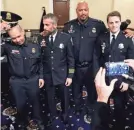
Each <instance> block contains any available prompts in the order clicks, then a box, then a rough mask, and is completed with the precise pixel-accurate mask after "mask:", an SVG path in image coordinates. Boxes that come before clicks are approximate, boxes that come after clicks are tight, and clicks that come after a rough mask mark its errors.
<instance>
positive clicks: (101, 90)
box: [95, 68, 117, 103]
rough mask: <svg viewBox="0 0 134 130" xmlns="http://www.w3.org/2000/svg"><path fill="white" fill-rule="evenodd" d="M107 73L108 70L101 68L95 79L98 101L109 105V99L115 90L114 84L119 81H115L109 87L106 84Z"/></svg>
mask: <svg viewBox="0 0 134 130" xmlns="http://www.w3.org/2000/svg"><path fill="white" fill-rule="evenodd" d="M105 73H106V70H105V69H103V68H100V70H99V71H98V73H97V75H96V78H95V86H96V91H97V95H98V99H97V101H100V102H105V103H107V101H108V98H109V96H110V95H111V93H112V91H113V89H114V84H115V82H116V81H117V79H113V80H112V81H111V83H110V86H107V85H106V82H105Z"/></svg>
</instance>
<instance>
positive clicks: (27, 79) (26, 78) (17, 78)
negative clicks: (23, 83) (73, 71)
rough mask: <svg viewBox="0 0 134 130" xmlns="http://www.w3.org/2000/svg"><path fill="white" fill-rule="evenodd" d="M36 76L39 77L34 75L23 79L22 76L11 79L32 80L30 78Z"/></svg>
mask: <svg viewBox="0 0 134 130" xmlns="http://www.w3.org/2000/svg"><path fill="white" fill-rule="evenodd" d="M35 76H37V75H32V76H29V77H25V76H24V77H21V76H11V79H22V80H28V79H30V78H33V77H35Z"/></svg>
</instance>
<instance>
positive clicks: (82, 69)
mask: <svg viewBox="0 0 134 130" xmlns="http://www.w3.org/2000/svg"><path fill="white" fill-rule="evenodd" d="M76 13H77V18H76V19H74V20H71V21H69V22H67V23H66V24H65V26H64V29H63V31H64V32H67V33H69V34H70V35H71V36H72V40H73V44H74V57H75V68H76V69H75V74H74V79H73V96H74V101H75V105H76V109H75V113H76V114H80V108H81V105H80V104H81V98H82V87H83V86H86V88H87V92H88V99H87V101H88V103H87V105H90V104H92V103H93V102H94V101H95V100H96V91H95V87H94V78H93V72H92V65H93V64H92V63H93V58H92V57H93V50H94V44H95V41H96V39H97V37H98V35H99V34H100V33H101V32H104V31H105V30H106V27H105V25H104V23H103V22H102V21H100V20H97V19H93V18H90V17H89V8H88V4H87V3H86V2H79V3H78V5H77V8H76Z"/></svg>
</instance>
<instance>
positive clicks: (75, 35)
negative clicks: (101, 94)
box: [1, 2, 134, 130]
mask: <svg viewBox="0 0 134 130" xmlns="http://www.w3.org/2000/svg"><path fill="white" fill-rule="evenodd" d="M76 13H77V18H76V19H74V20H71V21H69V22H67V23H65V26H64V28H63V32H59V31H58V30H57V22H58V20H57V18H56V16H55V15H54V14H51V13H49V14H47V15H45V16H44V18H43V24H44V31H43V33H42V34H43V35H44V36H39V38H38V43H39V44H33V42H32V41H30V40H27V38H26V37H25V33H24V30H23V29H22V27H21V26H20V25H18V23H16V22H15V21H18V20H20V19H21V18H20V16H18V15H16V14H14V13H11V12H5V11H3V12H2V20H3V22H2V24H1V25H2V26H1V27H3V30H6V31H7V32H8V34H9V36H10V38H11V42H9V43H6V44H2V48H1V49H2V51H1V54H2V55H7V58H8V63H9V71H10V73H11V77H10V80H9V83H10V86H11V91H12V93H13V95H14V97H15V102H16V106H17V112H18V114H17V115H18V117H17V123H18V124H19V126H18V128H17V129H18V130H19V129H25V125H26V124H27V122H24V121H27V119H26V118H27V114H26V110H25V109H26V108H25V103H26V99H27V95H28V97H29V101H30V102H31V104H32V105H33V118H34V119H36V120H37V123H38V127H39V129H40V130H44V125H43V122H42V119H41V115H40V112H41V111H40V105H39V90H40V89H39V88H42V87H43V86H44V84H45V87H46V92H47V96H48V104H49V109H50V112H51V116H50V122H49V124H51V123H52V121H53V120H54V119H55V117H57V116H58V115H57V112H56V105H55V94H57V93H56V88H58V91H59V93H58V94H57V96H58V97H59V98H60V100H61V108H62V115H61V119H62V120H63V121H64V123H67V117H68V114H67V112H68V108H69V92H68V89H69V86H70V85H71V84H72V90H73V96H74V102H75V114H80V113H81V111H82V109H83V107H84V106H83V103H82V102H81V101H82V100H81V99H82V87H83V86H85V87H86V89H87V93H88V98H87V102H86V109H85V112H86V113H88V112H89V111H90V110H92V109H93V104H94V102H95V101H96V96H97V95H96V90H95V87H94V79H95V75H96V73H97V71H98V69H99V67H100V66H103V65H104V63H105V62H117V61H123V60H125V59H128V58H131V59H134V44H133V42H132V40H131V38H128V37H127V35H126V34H125V33H123V32H122V31H121V30H120V25H121V16H120V13H119V12H117V11H115V12H111V13H109V14H108V16H107V23H108V27H109V31H108V30H107V28H106V27H105V25H104V23H103V22H102V21H100V20H96V19H93V18H90V17H89V7H88V4H87V3H86V2H79V3H78V4H77V8H76ZM7 23H8V25H7ZM9 25H10V26H9ZM132 33H133V32H132ZM132 33H131V34H130V36H133V34H132ZM113 34H114V35H115V36H114V41H113ZM110 81H111V79H110V78H109V79H108V82H110ZM117 86H118V88H120V89H117V90H115V91H114V94H113V95H112V98H113V99H114V100H115V103H116V104H117V109H116V110H117V112H116V113H117V114H118V116H117V118H119V117H120V116H122V115H123V114H122V113H121V112H120V111H121V110H122V108H123V107H124V102H125V101H126V100H124V97H125V96H124V93H125V92H124V91H126V90H127V88H128V84H127V83H126V82H125V80H124V79H121V80H120V84H118V85H117ZM120 86H121V87H120ZM121 91H122V92H121ZM122 106H123V107H122ZM119 112H120V113H119ZM121 119H123V118H119V119H117V120H119V122H117V126H118V130H123V128H124V127H123V124H122V122H123V121H124V120H121ZM122 127H123V128H122Z"/></svg>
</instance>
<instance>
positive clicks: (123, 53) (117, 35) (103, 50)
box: [94, 11, 134, 130]
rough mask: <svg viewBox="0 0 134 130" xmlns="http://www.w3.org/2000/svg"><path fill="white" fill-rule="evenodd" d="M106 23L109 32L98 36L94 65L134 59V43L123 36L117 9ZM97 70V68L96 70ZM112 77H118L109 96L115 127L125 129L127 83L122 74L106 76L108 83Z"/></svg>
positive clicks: (97, 66)
mask: <svg viewBox="0 0 134 130" xmlns="http://www.w3.org/2000/svg"><path fill="white" fill-rule="evenodd" d="M107 24H108V27H109V32H106V33H104V34H102V35H100V37H99V38H98V40H97V42H96V47H95V56H94V60H95V61H94V63H95V64H94V67H95V68H96V69H99V66H100V65H102V66H104V64H105V63H106V62H118V61H124V60H125V59H129V58H130V59H134V44H133V42H132V39H131V38H128V37H126V36H125V34H124V33H123V32H122V31H121V30H120V25H121V15H120V13H119V12H117V11H113V12H111V13H109V14H108V16H107ZM96 72H97V70H96ZM113 78H118V81H117V83H116V84H115V90H114V91H113V93H112V96H111V98H112V99H113V103H114V105H115V116H116V128H114V129H118V130H124V129H125V126H124V125H125V110H124V108H125V103H126V101H127V99H126V97H127V96H126V95H127V90H128V83H127V82H126V80H125V79H124V78H122V76H118V77H108V78H107V82H108V83H109V82H110V81H111V80H112V79H113Z"/></svg>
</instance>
